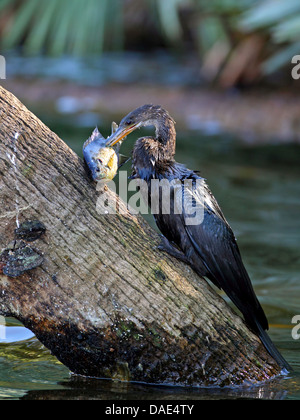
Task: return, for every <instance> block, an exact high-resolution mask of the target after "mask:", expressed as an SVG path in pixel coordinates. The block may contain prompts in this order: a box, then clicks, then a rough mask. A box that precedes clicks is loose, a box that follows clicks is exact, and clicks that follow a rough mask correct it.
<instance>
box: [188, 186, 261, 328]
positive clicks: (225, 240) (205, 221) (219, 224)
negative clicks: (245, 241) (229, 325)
mask: <svg viewBox="0 0 300 420" xmlns="http://www.w3.org/2000/svg"><path fill="white" fill-rule="evenodd" d="M183 191H184V192H183V196H184V203H186V205H183V212H182V217H183V224H184V227H185V231H186V234H187V235H188V237H189V239H190V241H191V244H192V246H193V247H194V249H195V251H196V252H197V254H198V255H199V257H200V258H201V261H202V263H203V264H204V265H205V267H206V269H207V272H208V274H207V277H208V278H209V279H210V280H212V281H213V283H214V284H216V285H217V286H218V287H219V288H221V289H223V290H224V292H225V293H226V294H227V295H228V296H229V298H230V299H231V300H232V301H233V302H234V304H235V305H236V306H237V307H238V309H239V310H240V311H241V312H242V313H243V314H244V316H245V318H246V321H247V322H248V323H250V322H251V321H250V320H251V319H252V318H253V316H254V315H255V317H256V319H258V320H259V322H260V323H261V325H262V327H263V328H264V329H267V328H268V321H267V319H266V316H265V314H264V311H263V309H262V308H261V306H260V304H259V302H258V300H257V298H256V295H255V292H254V290H253V287H252V284H251V281H250V278H249V276H248V273H247V271H246V269H245V267H244V264H243V262H242V258H241V255H240V252H239V249H238V246H237V243H236V240H235V237H234V234H233V232H232V230H231V228H230V226H229V224H228V223H227V221H226V219H225V217H224V215H223V213H222V211H221V210H220V207H219V205H218V203H217V202H216V199H215V198H214V196H213V195H212V193H211V192H210V190H209V188H208V186H207V185H206V183H205V181H204V180H203V179H201V182H200V183H198V185H196V188H195V187H193V188H184V190H183ZM193 208H194V214H195V213H198V219H199V220H197V217H196V222H200V223H192V220H193V219H192V218H191V214H193Z"/></svg>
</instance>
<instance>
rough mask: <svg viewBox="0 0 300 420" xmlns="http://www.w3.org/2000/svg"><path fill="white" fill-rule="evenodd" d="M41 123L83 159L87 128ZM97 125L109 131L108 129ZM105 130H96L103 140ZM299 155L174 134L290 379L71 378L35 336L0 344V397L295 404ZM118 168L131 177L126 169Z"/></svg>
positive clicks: (298, 395)
mask: <svg viewBox="0 0 300 420" xmlns="http://www.w3.org/2000/svg"><path fill="white" fill-rule="evenodd" d="M41 118H42V117H41ZM42 119H43V118H42ZM44 121H45V123H47V124H49V126H50V128H51V129H52V130H53V131H55V132H57V133H58V135H60V137H62V138H63V139H64V140H65V141H66V142H67V143H68V144H69V145H70V146H71V147H72V148H73V149H74V150H75V151H76V152H77V153H78V154H79V155H82V153H81V149H82V144H83V142H84V141H85V140H86V139H87V137H88V136H89V135H90V133H91V131H92V129H93V127H88V128H86V127H78V126H73V125H72V123H71V124H70V125H68V126H66V125H62V124H60V123H58V124H57V125H55V123H54V124H51V123H50V121H47V118H45V119H44ZM70 122H71V121H70ZM103 126H106V127H108V130H109V124H107V125H106V124H104V123H103ZM99 128H100V127H99ZM100 129H101V128H100ZM108 130H107V132H105V130H103V134H104V135H105V136H106V135H108ZM101 131H102V130H101ZM135 139H136V137H134V136H133V137H132V139H131V140H128V142H125V143H124V146H122V147H123V150H122V153H124V154H128V153H129V152H130V149H131V148H132V145H133V142H134V141H135ZM299 152H300V147H299V146H297V145H295V144H283V145H280V144H273V145H261V146H257V145H255V146H253V145H252V146H251V145H247V144H243V143H242V142H240V141H238V139H234V138H232V137H230V136H229V135H224V134H220V135H213V136H212V135H207V134H205V133H201V132H199V131H189V132H180V131H179V132H178V138H177V154H176V160H177V161H179V162H181V163H185V164H186V166H188V167H189V168H191V169H195V170H199V171H200V174H201V175H202V176H203V177H204V178H206V179H207V182H208V184H209V185H210V187H211V189H212V191H213V193H214V195H215V196H216V197H217V199H218V201H219V204H220V205H221V207H222V209H223V211H224V214H225V216H226V217H227V219H228V221H229V223H230V224H231V226H232V228H233V230H234V232H235V234H236V237H237V240H238V243H239V246H240V249H241V253H242V255H243V259H244V262H245V265H246V267H247V269H248V271H249V274H250V277H251V278H252V281H253V284H254V288H255V291H256V293H257V295H258V297H259V300H260V301H261V303H262V305H263V307H264V309H265V311H266V313H267V316H268V319H269V321H270V335H271V337H272V339H273V340H274V342H275V344H276V345H277V347H278V348H279V349H280V351H281V352H282V353H283V355H284V356H285V358H286V359H287V360H288V362H289V363H290V364H291V365H292V366H293V367H294V369H295V372H293V374H292V375H291V376H289V377H287V378H280V379H278V380H274V381H272V382H270V383H267V384H264V385H262V386H252V387H249V388H243V389H218V390H216V389H185V388H174V387H157V386H144V385H141V384H132V383H120V382H112V381H108V380H95V379H88V378H82V377H78V376H71V377H70V376H69V372H68V370H67V369H66V368H65V367H64V366H62V365H61V364H59V363H58V362H57V361H56V359H55V358H53V357H52V356H51V355H50V354H49V352H48V351H47V350H46V349H45V348H44V347H43V346H42V345H41V344H40V343H39V342H38V341H37V340H36V339H35V338H29V339H28V337H23V340H21V341H19V339H17V340H16V341H15V342H9V343H1V342H0V363H1V371H0V398H16V399H18V398H24V399H27V398H28V399H81V398H82V399H83V398H89V399H116V400H118V399H119V400H122V399H139V400H143V399H154V400H155V399H157V400H158V399H161V400H163V399H166V400H167V399H174V400H189V399H215V398H218V399H220V398H221V399H222V398H224V399H225V398H227V399H228V398H233V399H235V398H265V399H287V398H288V399H300V351H299V350H300V339H299V340H296V339H293V337H292V328H293V327H295V325H293V324H292V318H293V317H294V316H295V315H298V314H300V306H299V296H300V281H299V273H300V256H299V248H300V218H299V214H300V182H299V175H300V166H299ZM123 169H127V170H128V171H130V163H128V164H127V166H126V167H125V168H123ZM149 221H150V223H151V224H152V225H153V226H154V224H153V221H152V219H151V218H149ZM224 298H225V299H226V297H225V296H224ZM11 322H13V321H11Z"/></svg>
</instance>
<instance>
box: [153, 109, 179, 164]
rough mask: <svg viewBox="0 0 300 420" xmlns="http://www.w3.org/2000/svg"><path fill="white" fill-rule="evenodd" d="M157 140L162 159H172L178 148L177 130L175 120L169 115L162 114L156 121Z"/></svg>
mask: <svg viewBox="0 0 300 420" xmlns="http://www.w3.org/2000/svg"><path fill="white" fill-rule="evenodd" d="M154 125H155V128H156V140H157V142H158V148H159V151H160V154H161V158H162V159H166V160H168V159H169V160H171V159H173V156H174V155H175V149H176V130H175V123H174V120H173V119H172V118H171V117H170V116H169V115H164V116H161V117H160V118H159V119H157V120H156V121H154Z"/></svg>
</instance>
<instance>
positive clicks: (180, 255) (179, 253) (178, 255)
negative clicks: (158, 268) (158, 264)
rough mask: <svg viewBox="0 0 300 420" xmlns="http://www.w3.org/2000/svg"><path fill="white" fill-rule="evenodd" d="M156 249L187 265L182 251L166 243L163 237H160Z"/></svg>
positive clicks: (170, 243)
mask: <svg viewBox="0 0 300 420" xmlns="http://www.w3.org/2000/svg"><path fill="white" fill-rule="evenodd" d="M158 249H160V250H161V251H165V252H167V253H168V254H169V255H171V256H172V257H175V258H177V259H178V260H180V261H183V262H184V263H186V264H188V263H189V261H188V259H187V258H186V256H185V254H184V253H183V252H182V251H180V249H178V248H177V247H176V246H175V245H173V244H172V242H170V241H168V239H167V238H166V237H165V236H163V235H161V241H160V244H159V245H158Z"/></svg>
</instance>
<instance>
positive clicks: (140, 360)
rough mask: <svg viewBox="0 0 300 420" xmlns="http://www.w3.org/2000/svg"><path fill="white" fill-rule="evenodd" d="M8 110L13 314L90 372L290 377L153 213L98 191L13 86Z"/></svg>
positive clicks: (1, 145)
mask: <svg viewBox="0 0 300 420" xmlns="http://www.w3.org/2000/svg"><path fill="white" fill-rule="evenodd" d="M0 103H1V108H0V112H1V114H0V119H1V121H0V122H1V125H0V176H1V183H0V198H1V214H0V249H2V253H1V258H0V270H1V271H0V314H1V315H4V316H13V317H15V318H17V319H19V320H20V321H21V322H23V324H24V325H25V326H26V327H27V328H29V329H31V330H32V331H33V332H34V333H35V335H36V337H37V338H38V339H39V340H40V341H41V342H42V343H43V344H44V345H45V346H46V347H48V348H49V349H50V350H51V352H52V353H53V354H54V355H55V356H56V357H57V358H58V359H59V360H60V361H61V362H62V363H64V364H65V365H66V366H67V367H68V368H69V369H70V370H71V371H72V372H74V373H78V374H82V375H87V376H94V377H105V378H117V379H122V380H131V381H142V382H148V383H156V384H178V385H192V386H208V385H214V386H224V385H238V384H247V383H251V384H253V383H258V382H260V381H265V380H267V379H269V378H271V377H274V376H276V375H278V374H279V372H280V368H279V366H277V364H276V362H275V361H274V360H273V359H272V358H271V357H270V356H269V354H268V353H267V352H266V351H265V349H264V347H263V346H262V344H261V342H260V341H259V340H258V338H257V337H256V336H255V335H253V334H252V333H251V332H250V331H249V330H248V328H247V327H246V326H245V324H244V322H243V321H242V319H241V318H240V317H239V316H237V315H236V314H235V313H234V311H233V310H232V309H231V308H230V307H229V306H228V305H227V303H226V302H225V301H224V300H223V299H222V298H221V297H220V296H219V295H218V294H217V293H216V292H215V291H214V290H213V289H212V288H211V287H210V286H209V285H208V283H207V282H206V281H205V280H203V279H201V278H199V277H198V276H197V275H196V274H195V273H194V272H193V271H192V269H191V268H190V267H188V266H187V265H185V264H183V263H181V262H179V261H177V260H175V259H174V258H172V257H170V256H168V255H167V254H165V253H163V252H161V251H159V249H158V248H157V245H158V244H159V241H160V239H159V235H158V234H157V233H156V232H155V231H154V230H153V229H152V228H151V227H150V226H149V225H148V224H147V223H146V222H145V221H144V220H143V218H142V217H141V216H138V217H137V216H135V215H133V214H131V213H130V211H129V210H128V209H127V208H126V204H125V203H123V202H122V201H121V200H120V199H119V198H118V197H117V196H116V195H114V193H113V192H111V191H110V190H106V191H105V192H103V191H100V192H97V191H96V189H95V185H94V184H93V183H92V182H91V181H90V179H89V177H88V176H87V174H86V171H85V167H84V164H83V162H82V160H81V159H80V158H79V157H78V156H77V155H76V154H75V153H74V152H73V151H72V150H70V149H69V148H68V146H67V145H66V144H65V143H64V142H63V141H62V140H60V139H59V138H58V137H57V136H56V135H55V134H54V133H53V132H51V131H50V130H49V129H48V128H47V127H46V126H45V125H44V124H43V123H42V122H41V121H40V120H39V119H38V118H37V117H35V116H34V115H33V114H32V113H31V112H29V111H28V110H27V109H26V108H25V106H24V105H22V104H21V103H20V101H18V100H17V99H16V98H15V97H14V96H13V95H12V94H11V93H9V92H7V91H5V90H4V89H3V88H0ZM82 140H85V139H82ZM101 194H107V198H109V199H111V200H112V202H113V200H114V199H115V200H117V203H118V206H119V207H118V208H119V211H118V212H117V213H116V214H107V209H106V207H105V203H104V200H102V199H101ZM98 197H100V200H99V198H98ZM26 221H27V222H28V221H38V222H39V223H37V222H35V223H34V224H33V225H32V224H30V223H29V225H28V224H27V227H26V225H24V224H23V223H24V222H26ZM28 226H29V227H30V226H31V227H33V228H32V229H31V228H28ZM17 227H19V229H18V231H17V233H16V228H17ZM22 229H23V230H22ZM45 229H46V230H45ZM26 232H27V233H26ZM9 244H10V245H9ZM35 258H36V259H35ZM35 262H37V263H36V264H35Z"/></svg>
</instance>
